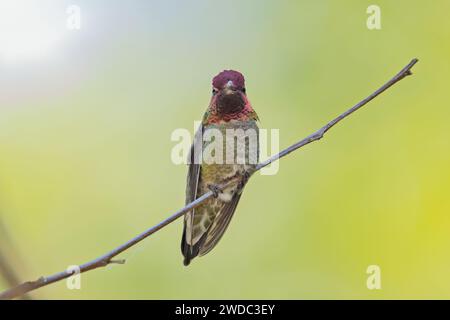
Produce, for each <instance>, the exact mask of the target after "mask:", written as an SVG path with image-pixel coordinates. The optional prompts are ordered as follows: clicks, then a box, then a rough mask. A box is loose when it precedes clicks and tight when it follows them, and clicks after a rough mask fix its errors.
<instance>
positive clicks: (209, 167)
mask: <svg viewBox="0 0 450 320" xmlns="http://www.w3.org/2000/svg"><path fill="white" fill-rule="evenodd" d="M257 121H259V119H258V116H257V114H256V112H255V111H254V110H253V108H252V105H251V104H250V101H249V100H248V98H247V93H246V89H245V79H244V76H243V75H242V74H241V73H240V72H238V71H234V70H224V71H222V72H220V73H219V74H218V75H217V76H215V77H214V78H213V80H212V96H211V100H210V103H209V106H208V108H207V110H206V112H205V114H204V116H203V119H202V122H201V125H200V127H199V129H198V130H197V133H196V134H195V137H194V143H193V144H192V146H191V150H190V154H189V158H188V163H189V169H188V175H187V186H186V204H188V203H191V202H192V201H194V200H195V199H197V198H198V197H200V196H202V195H203V194H205V193H206V192H208V191H212V192H213V195H214V197H211V198H209V199H207V200H206V201H205V202H203V203H202V204H201V205H200V206H198V207H196V208H194V209H192V210H191V211H189V212H187V213H186V214H185V216H184V226H183V236H182V240H181V252H182V254H183V256H184V261H183V263H184V265H185V266H188V265H189V263H190V262H191V260H192V259H193V258H195V257H197V256H203V255H205V254H207V253H208V252H210V251H211V250H212V249H213V248H214V247H215V246H216V245H217V243H218V242H219V240H220V239H221V238H222V236H223V234H224V233H225V230H226V229H227V227H228V225H229V223H230V221H231V218H232V217H233V214H234V212H235V210H236V207H237V205H238V203H239V200H240V198H241V195H242V191H243V189H244V186H245V184H246V183H247V181H248V179H249V177H250V176H251V174H252V173H253V172H254V171H255V168H256V165H257V163H258V161H259V129H258V126H257ZM210 130H214V131H210ZM210 132H214V133H215V134H220V135H221V137H220V138H221V139H219V138H218V137H217V136H216V135H214V139H212V138H211V139H210V141H204V140H208V139H205V138H204V137H206V136H207V135H208V133H210ZM230 132H231V133H232V135H231V134H229V133H230ZM247 138H248V139H247ZM251 138H253V139H251ZM236 141H237V142H240V143H236ZM211 143H216V145H215V146H219V147H223V149H226V150H214V152H211V153H210V156H209V157H208V156H207V155H205V153H206V151H207V149H208V148H209V147H211V145H210V144H211ZM225 151H226V152H225ZM230 151H231V153H232V156H231V157H229V154H230ZM225 154H226V157H227V159H226V161H225V160H224V157H225V156H224V155H225ZM239 156H240V158H239ZM211 157H213V158H214V160H215V161H208V160H211V159H210V158H211ZM230 159H231V160H232V161H229V160H230ZM239 160H241V161H239ZM230 180H236V181H238V182H237V183H232V184H230V186H227V187H226V188H224V189H223V190H222V189H221V188H220V185H221V184H223V183H226V182H227V181H228V182H229V181H230Z"/></svg>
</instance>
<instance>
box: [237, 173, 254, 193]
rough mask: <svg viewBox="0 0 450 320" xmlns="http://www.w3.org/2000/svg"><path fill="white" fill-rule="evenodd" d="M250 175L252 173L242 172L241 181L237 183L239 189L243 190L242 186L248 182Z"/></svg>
mask: <svg viewBox="0 0 450 320" xmlns="http://www.w3.org/2000/svg"><path fill="white" fill-rule="evenodd" d="M251 175H252V172H250V171H244V173H243V174H242V176H241V181H240V182H239V189H242V188H244V186H245V185H246V184H247V182H248V180H249V179H250V177H251Z"/></svg>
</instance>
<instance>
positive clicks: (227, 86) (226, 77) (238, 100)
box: [211, 70, 248, 115]
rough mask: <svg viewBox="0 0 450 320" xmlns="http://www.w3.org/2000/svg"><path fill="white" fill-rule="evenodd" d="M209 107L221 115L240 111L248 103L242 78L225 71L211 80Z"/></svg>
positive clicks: (234, 73)
mask: <svg viewBox="0 0 450 320" xmlns="http://www.w3.org/2000/svg"><path fill="white" fill-rule="evenodd" d="M212 86H213V88H212V98H211V105H212V106H215V108H216V110H217V112H218V113H219V114H222V115H227V114H235V113H238V112H240V111H242V110H243V109H244V108H245V106H246V104H247V103H248V100H247V97H246V93H245V80H244V76H243V75H242V74H241V73H240V72H238V71H234V70H225V71H222V72H221V73H219V74H218V75H217V76H215V77H214V78H213V81H212Z"/></svg>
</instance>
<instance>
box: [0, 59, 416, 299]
mask: <svg viewBox="0 0 450 320" xmlns="http://www.w3.org/2000/svg"><path fill="white" fill-rule="evenodd" d="M417 62H418V60H417V59H413V60H411V62H410V63H409V64H408V65H406V66H405V67H404V68H403V69H402V70H401V71H400V72H399V73H398V74H397V75H395V76H394V77H393V78H392V79H391V80H389V81H388V82H386V83H385V84H384V85H383V86H381V87H380V88H379V89H378V90H376V91H375V92H374V93H372V94H371V95H370V96H368V97H367V98H365V99H364V100H362V101H360V102H359V103H357V104H356V105H355V106H353V107H352V108H350V109H348V110H347V111H345V112H344V113H342V114H341V115H339V116H338V117H336V118H335V119H333V120H332V121H330V122H329V123H327V124H326V125H325V126H323V127H322V128H320V129H319V130H317V131H316V132H314V133H312V134H310V135H309V136H307V137H306V138H305V139H303V140H300V141H299V142H297V143H295V144H293V145H292V146H290V147H288V148H286V149H284V150H283V151H281V152H280V153H279V154H277V155H275V156H273V157H271V158H269V159H267V160H266V161H264V162H261V163H260V164H258V165H257V166H256V170H255V171H258V170H260V169H262V168H264V167H266V166H268V165H269V164H271V163H272V162H274V161H276V160H278V159H280V158H282V157H284V156H286V155H288V154H289V153H291V152H293V151H294V150H297V149H299V148H301V147H303V146H305V145H307V144H309V143H311V142H314V141H317V140H320V139H321V138H322V137H323V136H324V134H325V133H326V132H327V131H328V130H330V129H331V128H332V127H333V126H335V125H336V124H337V123H339V122H340V121H341V120H343V119H345V118H346V117H348V116H349V115H351V114H352V113H354V112H355V111H356V110H358V109H360V108H361V107H362V106H364V105H365V104H367V103H368V102H370V101H371V100H372V99H374V98H375V97H377V96H378V95H380V94H381V93H383V92H384V91H386V90H387V89H388V88H390V87H391V86H393V85H394V84H395V83H397V82H398V81H400V80H402V79H403V78H405V77H406V76H408V75H411V68H412V67H413V66H414V65H415V64H416V63H417ZM233 183H236V181H235V180H234V181H233V180H232V181H229V182H227V183H225V184H222V185H221V186H220V187H221V188H225V187H227V186H229V185H231V184H233ZM212 196H213V193H212V192H211V191H209V192H207V193H205V194H203V195H202V196H201V197H199V198H197V199H196V200H195V201H193V202H191V203H189V204H188V205H186V206H185V207H184V208H182V209H180V210H178V211H177V212H175V213H174V214H172V215H171V216H170V217H168V218H167V219H165V220H163V221H162V222H160V223H159V224H157V225H155V226H153V227H151V228H150V229H147V230H146V231H144V232H143V233H141V234H139V235H138V236H136V237H134V238H132V239H131V240H129V241H127V242H125V243H124V244H122V245H120V246H118V247H117V248H115V249H113V250H112V251H110V252H108V253H106V254H105V255H103V256H100V257H98V258H96V259H94V260H92V261H89V262H87V263H85V264H82V265H81V266H80V273H83V272H87V271H90V270H94V269H97V268H101V267H105V266H107V265H109V264H111V263H117V260H113V258H114V257H116V256H117V255H119V254H121V253H122V252H124V251H126V250H128V249H129V248H131V247H133V246H134V245H136V244H137V243H139V242H141V241H142V240H144V239H145V238H147V237H148V236H150V235H152V234H154V233H155V232H157V231H159V230H161V229H162V228H164V227H166V226H167V225H169V224H170V223H172V222H174V221H175V220H177V219H178V218H179V217H181V216H183V215H184V214H185V213H187V212H189V211H190V210H192V209H194V208H196V207H198V206H199V205H201V204H202V203H203V202H205V201H206V200H207V199H209V198H211V197H212ZM121 262H122V261H121ZM74 272H75V271H72V272H68V271H62V272H59V273H56V274H53V275H51V276H48V277H41V278H39V279H38V280H36V281H29V282H25V283H22V284H21V285H19V286H17V287H15V288H12V289H9V290H6V291H4V292H2V293H0V299H13V298H16V297H19V296H21V295H23V294H25V293H27V292H30V291H32V290H35V289H38V288H41V287H44V286H47V285H49V284H51V283H54V282H58V281H61V280H63V279H66V278H68V277H70V276H71V275H72V274H74Z"/></svg>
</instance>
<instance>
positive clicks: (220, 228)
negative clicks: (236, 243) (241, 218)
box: [198, 191, 242, 256]
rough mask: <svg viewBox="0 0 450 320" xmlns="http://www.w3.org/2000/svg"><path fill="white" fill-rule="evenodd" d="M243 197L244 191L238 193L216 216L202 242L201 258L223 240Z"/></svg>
mask: <svg viewBox="0 0 450 320" xmlns="http://www.w3.org/2000/svg"><path fill="white" fill-rule="evenodd" d="M241 195H242V191H238V192H236V193H235V194H234V195H233V198H232V199H231V200H230V201H229V202H225V203H224V204H223V207H222V208H221V210H220V211H219V212H218V213H217V214H216V216H215V218H214V221H213V223H212V224H211V225H210V226H209V228H208V231H207V232H206V233H205V235H204V237H205V239H204V240H203V241H202V244H201V247H200V249H199V253H198V254H199V255H200V256H203V255H205V254H207V253H208V252H209V251H211V250H212V249H213V248H214V247H215V246H216V244H217V243H218V242H219V240H220V239H221V238H222V236H223V234H224V233H225V230H227V227H228V225H229V223H230V221H231V218H232V217H233V214H234V212H235V211H236V207H237V205H238V203H239V200H240V199H241Z"/></svg>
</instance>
